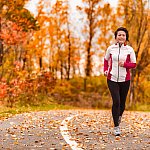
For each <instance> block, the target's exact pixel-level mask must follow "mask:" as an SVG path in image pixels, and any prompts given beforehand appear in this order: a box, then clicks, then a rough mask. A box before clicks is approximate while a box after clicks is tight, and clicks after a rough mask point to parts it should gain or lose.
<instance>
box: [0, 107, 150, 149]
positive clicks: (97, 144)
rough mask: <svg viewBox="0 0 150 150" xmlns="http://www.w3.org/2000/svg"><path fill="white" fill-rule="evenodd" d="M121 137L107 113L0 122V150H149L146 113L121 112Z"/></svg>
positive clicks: (35, 115) (46, 114)
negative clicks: (115, 130)
mask: <svg viewBox="0 0 150 150" xmlns="http://www.w3.org/2000/svg"><path fill="white" fill-rule="evenodd" d="M120 127H121V132H122V134H121V136H120V137H115V136H114V135H113V122H112V116H111V111H110V110H52V111H40V112H32V113H23V114H18V115H15V116H13V117H11V118H8V119H5V120H1V121H0V150H101V149H106V150H117V149H123V150H150V113H149V112H129V111H125V113H124V115H123V118H122V122H121V124H120Z"/></svg>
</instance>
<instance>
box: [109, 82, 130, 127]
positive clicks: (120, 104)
mask: <svg viewBox="0 0 150 150" xmlns="http://www.w3.org/2000/svg"><path fill="white" fill-rule="evenodd" d="M107 84H108V88H109V90H110V93H111V96H112V100H113V105H112V116H113V120H114V125H115V127H116V126H118V125H119V124H118V119H119V116H122V114H123V112H124V110H125V102H126V97H127V94H128V91H129V86H130V81H125V82H114V81H111V80H108V79H107Z"/></svg>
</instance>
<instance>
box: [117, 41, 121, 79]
mask: <svg viewBox="0 0 150 150" xmlns="http://www.w3.org/2000/svg"><path fill="white" fill-rule="evenodd" d="M120 48H121V44H120V43H119V53H118V78H117V82H118V80H119V55H120Z"/></svg>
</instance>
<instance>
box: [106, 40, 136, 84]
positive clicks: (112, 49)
mask: <svg viewBox="0 0 150 150" xmlns="http://www.w3.org/2000/svg"><path fill="white" fill-rule="evenodd" d="M119 61H123V62H124V66H123V67H120V66H119ZM135 67H136V56H135V53H134V50H133V48H132V47H131V46H129V45H124V44H122V45H121V46H119V44H118V43H116V44H113V45H111V46H109V47H108V48H107V51H106V55H105V58H104V72H106V71H107V78H108V79H109V80H111V81H115V82H124V81H128V80H130V71H129V69H131V68H135Z"/></svg>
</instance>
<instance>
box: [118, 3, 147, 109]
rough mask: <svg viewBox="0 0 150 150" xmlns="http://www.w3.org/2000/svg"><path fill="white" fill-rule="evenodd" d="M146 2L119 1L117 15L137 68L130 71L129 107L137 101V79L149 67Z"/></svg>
mask: <svg viewBox="0 0 150 150" xmlns="http://www.w3.org/2000/svg"><path fill="white" fill-rule="evenodd" d="M147 2H148V1H146V0H122V1H119V6H118V13H119V16H120V15H121V16H123V17H121V16H120V18H121V20H123V24H122V25H123V26H125V27H126V28H127V29H128V30H129V34H130V38H129V39H130V44H131V46H132V47H133V48H134V50H135V53H136V59H137V67H136V69H135V70H132V78H131V86H130V87H131V88H130V106H131V105H132V104H133V103H134V104H135V103H136V101H137V100H138V95H139V93H140V91H139V78H140V76H141V75H142V73H143V72H144V70H145V69H146V68H147V67H150V65H149V64H150V59H149V58H150V40H149V38H150V34H149V30H150V18H149V16H148V14H149V9H148V8H147Z"/></svg>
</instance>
